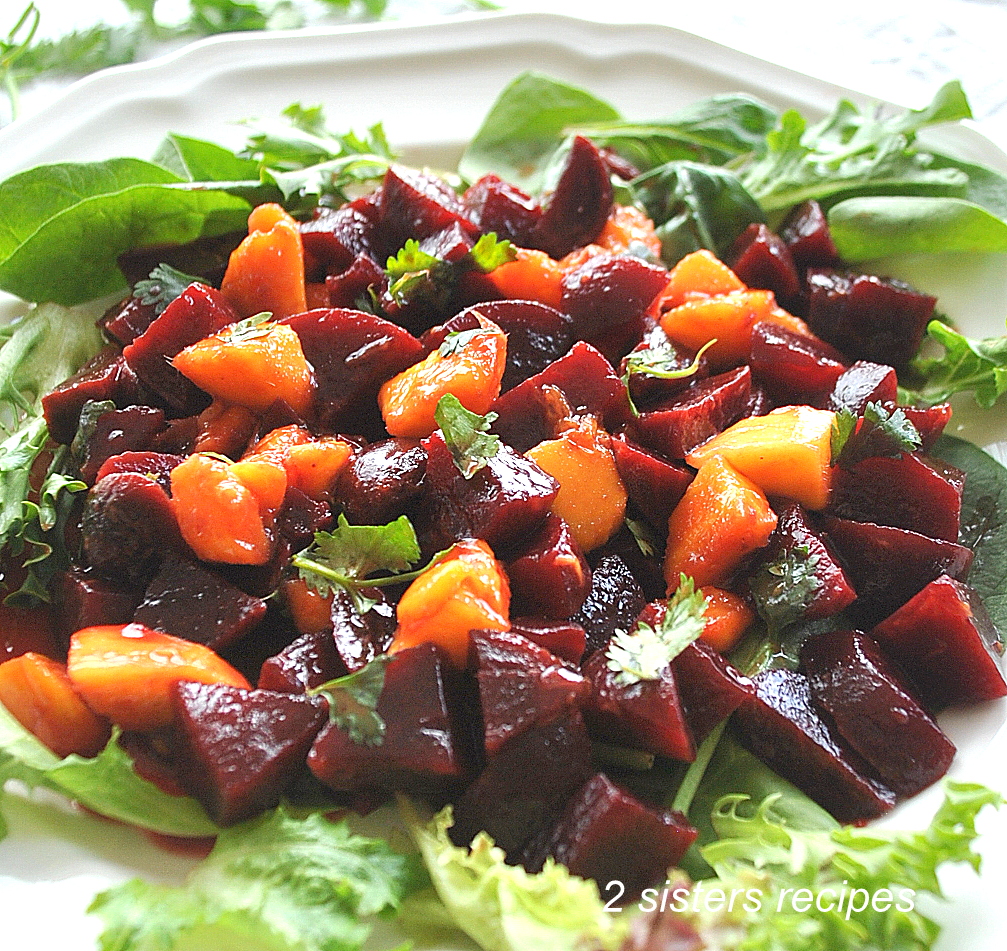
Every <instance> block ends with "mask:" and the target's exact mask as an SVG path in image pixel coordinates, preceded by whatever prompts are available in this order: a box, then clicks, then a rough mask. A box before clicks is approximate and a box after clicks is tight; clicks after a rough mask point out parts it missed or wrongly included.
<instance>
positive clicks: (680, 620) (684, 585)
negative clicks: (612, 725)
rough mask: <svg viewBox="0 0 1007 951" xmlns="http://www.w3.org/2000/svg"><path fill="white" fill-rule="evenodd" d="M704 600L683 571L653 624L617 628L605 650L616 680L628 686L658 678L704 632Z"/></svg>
mask: <svg viewBox="0 0 1007 951" xmlns="http://www.w3.org/2000/svg"><path fill="white" fill-rule="evenodd" d="M707 604H708V602H707V599H706V597H705V596H704V595H703V593H702V592H701V591H696V588H695V585H694V584H693V581H692V579H691V578H687V577H685V576H684V575H683V576H682V579H681V582H680V583H679V586H678V590H677V591H676V592H675V593H674V595H672V597H671V598H670V599H669V600H668V607H667V610H666V611H665V612H664V615H663V617H662V618H661V621H660V623H659V624H658V626H657V627H656V628H654V627H651V625H649V624H645V623H638V624H637V625H636V627H635V628H634V629H633V630H632V631H630V632H628V633H624V632H622V631H617V632H616V633H615V635H614V636H613V637H612V639H611V641H609V644H608V647H607V648H606V651H605V658H606V661H607V664H608V669H609V670H611V671H612V672H613V673H614V674H615V675H616V682H617V683H618V684H620V685H621V686H624V687H628V686H631V685H632V684H637V683H640V682H641V681H644V680H659V679H660V677H661V674H662V672H663V671H665V670H667V668H668V665H669V664H670V663H671V662H672V661H673V660H674V659H675V658H676V657H677V656H678V655H679V654H681V653H682V651H683V650H685V648H686V647H688V646H689V645H690V644H691V643H692V642H693V641H694V640H696V639H697V638H698V637H699V635H700V634H702V633H703V629H704V628H705V627H706V607H707Z"/></svg>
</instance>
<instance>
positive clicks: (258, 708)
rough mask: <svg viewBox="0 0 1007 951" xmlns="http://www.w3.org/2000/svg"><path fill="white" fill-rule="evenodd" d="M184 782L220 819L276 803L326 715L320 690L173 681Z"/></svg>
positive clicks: (255, 811)
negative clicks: (287, 690)
mask: <svg viewBox="0 0 1007 951" xmlns="http://www.w3.org/2000/svg"><path fill="white" fill-rule="evenodd" d="M172 701H173V704H174V708H175V715H176V729H177V734H178V741H177V742H178V755H177V756H176V762H177V764H178V776H179V780H180V781H181V783H182V785H183V786H184V787H185V788H186V790H187V791H188V792H189V793H190V795H192V796H194V797H195V798H196V799H198V800H199V801H200V802H201V803H202V804H203V806H204V807H205V809H206V811H207V813H208V814H209V816H210V818H211V819H213V820H214V821H215V822H216V823H218V824H219V825H232V824H234V823H236V822H240V821H242V820H243V819H249V818H251V817H252V816H254V815H257V814H258V813H260V812H262V811H263V810H265V809H270V808H272V807H273V806H276V805H277V804H278V803H279V801H280V796H281V795H282V793H283V790H284V788H285V787H286V786H287V785H288V784H289V783H290V782H291V781H292V780H293V779H294V778H295V777H296V775H297V774H298V773H299V772H300V771H301V770H302V769H303V768H304V757H305V755H306V754H307V752H308V749H309V747H310V746H311V743H312V741H313V740H314V738H315V735H316V734H317V733H318V731H319V729H321V726H322V723H323V722H324V720H325V719H326V716H327V709H326V704H325V701H324V700H322V699H321V698H320V697H307V696H299V695H295V694H289V693H276V692H273V691H271V690H243V689H241V688H240V687H230V686H227V685H225V684H200V683H191V682H181V683H178V684H176V685H175V686H174V687H173V688H172Z"/></svg>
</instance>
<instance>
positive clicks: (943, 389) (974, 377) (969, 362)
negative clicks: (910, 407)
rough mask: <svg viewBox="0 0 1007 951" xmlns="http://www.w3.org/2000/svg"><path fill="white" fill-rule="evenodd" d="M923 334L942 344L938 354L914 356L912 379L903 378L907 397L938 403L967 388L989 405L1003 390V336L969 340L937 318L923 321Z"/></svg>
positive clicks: (1006, 350) (1006, 368) (1006, 361)
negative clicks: (924, 331)
mask: <svg viewBox="0 0 1007 951" xmlns="http://www.w3.org/2000/svg"><path fill="white" fill-rule="evenodd" d="M927 336H928V337H929V338H930V339H932V340H934V341H936V342H937V343H939V344H940V345H941V346H942V347H943V348H944V353H943V355H941V356H939V357H924V356H920V357H917V358H916V359H915V360H914V361H913V363H912V371H913V374H914V377H915V378H914V379H907V381H906V382H907V383H908V384H909V388H908V389H907V390H906V391H905V394H904V395H905V396H906V397H907V398H908V399H912V400H919V401H921V402H924V403H940V402H943V401H944V400H946V399H948V398H949V397H950V396H952V395H953V394H955V393H967V392H970V391H971V393H972V395H973V396H974V397H975V401H976V402H977V403H978V404H979V405H980V406H982V407H984V408H986V409H989V408H990V407H991V406H993V404H994V403H996V401H997V400H998V399H999V398H1000V397H1001V396H1002V395H1003V393H1004V391H1005V390H1007V336H1003V337H987V338H986V339H984V340H973V339H971V338H969V337H966V336H964V335H963V334H960V333H959V332H958V331H957V330H954V329H953V328H952V327H949V326H948V325H947V324H944V323H942V322H941V321H939V320H932V321H930V323H929V324H928V325H927Z"/></svg>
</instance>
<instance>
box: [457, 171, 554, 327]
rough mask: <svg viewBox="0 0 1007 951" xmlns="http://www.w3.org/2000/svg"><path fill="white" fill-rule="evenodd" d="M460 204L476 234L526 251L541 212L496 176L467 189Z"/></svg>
mask: <svg viewBox="0 0 1007 951" xmlns="http://www.w3.org/2000/svg"><path fill="white" fill-rule="evenodd" d="M462 203H463V204H464V205H465V209H466V211H467V212H468V216H469V218H470V219H471V220H472V221H473V222H475V224H476V225H478V226H479V230H480V231H483V232H493V233H494V234H495V235H496V236H497V237H498V238H505V239H506V240H508V241H513V242H514V243H515V244H518V245H520V246H521V247H527V245H528V241H529V240H530V237H531V233H532V231H533V230H534V228H535V225H536V224H537V223H538V220H539V218H541V217H542V209H541V208H540V207H539V205H538V202H537V201H535V199H534V198H532V197H531V196H530V195H527V194H525V193H524V192H523V191H521V189H520V188H518V187H517V186H516V185H512V184H510V182H505V181H503V180H502V179H500V178H499V177H498V176H496V175H483V177H482V178H480V179H478V181H476V182H474V183H473V184H472V185H470V186H469V187H468V189H467V190H466V191H465V194H464V195H463V196H462ZM491 319H492V318H491Z"/></svg>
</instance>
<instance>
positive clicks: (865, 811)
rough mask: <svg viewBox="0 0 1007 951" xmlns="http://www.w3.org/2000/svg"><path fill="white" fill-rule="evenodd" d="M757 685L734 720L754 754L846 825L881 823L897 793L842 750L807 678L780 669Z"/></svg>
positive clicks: (761, 676)
mask: <svg viewBox="0 0 1007 951" xmlns="http://www.w3.org/2000/svg"><path fill="white" fill-rule="evenodd" d="M753 681H754V683H755V689H756V696H755V697H754V698H752V699H749V700H746V701H745V702H744V703H742V704H741V706H740V707H738V709H737V710H736V711H735V714H734V718H733V720H732V723H733V724H734V726H735V727H736V729H737V735H738V738H739V739H740V740H741V743H742V744H743V745H744V746H745V747H746V748H747V749H748V750H749V752H751V753H752V754H753V755H755V756H757V757H758V758H759V759H761V760H762V761H763V762H764V763H765V764H766V765H767V766H769V767H770V769H772V770H773V771H774V772H776V773H779V774H780V776H782V777H783V778H784V779H787V780H789V781H790V782H792V783H793V784H794V785H795V786H797V788H798V789H801V790H802V791H803V792H805V793H807V794H808V795H809V796H810V797H811V798H812V799H814V800H815V802H817V803H818V804H819V805H820V806H822V807H823V808H825V809H827V810H828V811H829V812H831V813H832V815H833V816H835V817H836V818H837V819H838V820H839V821H840V822H862V821H865V820H868V819H876V818H877V817H878V816H880V815H882V814H884V813H885V812H887V811H888V810H889V809H891V808H892V806H893V805H894V804H895V794H894V792H892V790H890V789H888V788H886V787H885V786H884V785H882V784H881V783H879V782H878V781H877V780H875V779H873V778H871V777H870V775H869V774H868V772H867V766H866V764H865V763H863V762H862V761H861V760H860V757H859V756H857V755H856V754H854V753H852V752H847V751H846V750H844V749H843V748H842V747H841V746H840V744H839V742H838V740H837V738H836V736H835V734H834V733H833V731H832V730H831V729H830V727H829V725H828V724H827V723H826V722H825V721H824V720H823V719H822V718H821V716H820V715H819V714H818V712H817V711H816V710H815V707H814V705H813V703H812V699H811V688H810V686H809V684H808V679H807V677H805V676H804V674H802V673H799V672H798V671H793V670H785V669H783V668H780V669H777V670H767V671H764V672H763V673H761V674H757V675H756V676H755V677H754V678H753Z"/></svg>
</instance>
